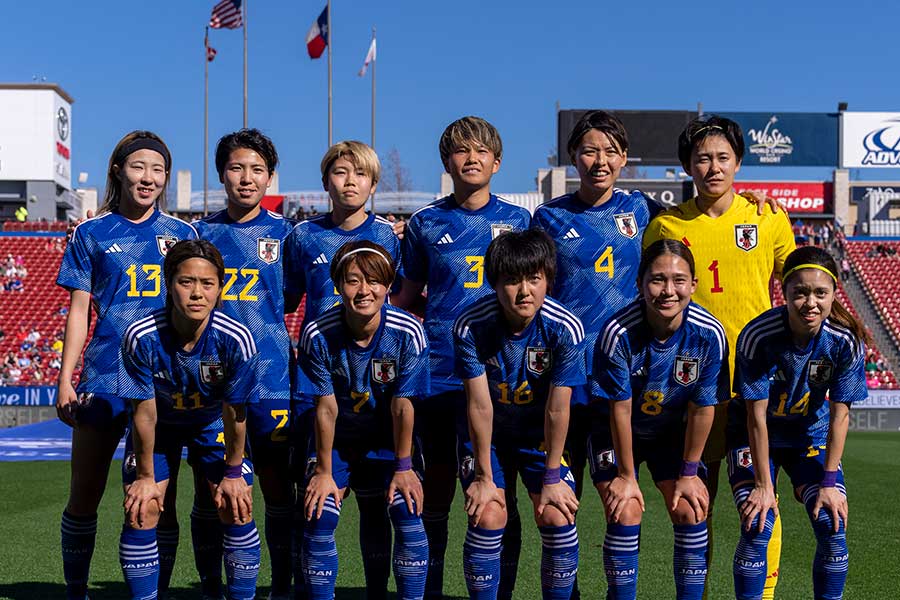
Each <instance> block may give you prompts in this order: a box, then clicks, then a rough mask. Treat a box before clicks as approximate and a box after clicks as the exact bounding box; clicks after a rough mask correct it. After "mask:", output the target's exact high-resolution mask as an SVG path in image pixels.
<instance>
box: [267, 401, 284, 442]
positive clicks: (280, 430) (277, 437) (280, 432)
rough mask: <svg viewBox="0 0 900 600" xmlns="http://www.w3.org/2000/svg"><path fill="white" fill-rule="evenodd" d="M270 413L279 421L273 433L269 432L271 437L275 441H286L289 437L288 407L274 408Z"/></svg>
mask: <svg viewBox="0 0 900 600" xmlns="http://www.w3.org/2000/svg"><path fill="white" fill-rule="evenodd" d="M269 414H270V415H272V418H273V419H275V420H276V421H278V423H277V424H276V425H275V429H273V430H272V433H271V434H269V439H270V440H272V441H273V442H286V441H287V439H288V432H287V423H288V410H287V409H286V408H283V409H278V410H272V411H269Z"/></svg>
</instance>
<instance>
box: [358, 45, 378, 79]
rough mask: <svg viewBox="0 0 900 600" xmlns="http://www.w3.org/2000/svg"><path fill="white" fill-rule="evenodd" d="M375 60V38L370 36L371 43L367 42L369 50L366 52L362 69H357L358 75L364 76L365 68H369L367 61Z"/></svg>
mask: <svg viewBox="0 0 900 600" xmlns="http://www.w3.org/2000/svg"><path fill="white" fill-rule="evenodd" d="M372 62H375V38H372V43H371V44H369V51H368V52H367V53H366V61H365V62H364V63H363V66H362V69H360V70H359V76H360V77H364V76H365V74H366V70H368V68H369V63H372Z"/></svg>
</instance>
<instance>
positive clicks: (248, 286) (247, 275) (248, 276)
mask: <svg viewBox="0 0 900 600" xmlns="http://www.w3.org/2000/svg"><path fill="white" fill-rule="evenodd" d="M240 276H241V277H242V278H243V279H244V281H243V287H242V288H241V291H240V292H239V293H237V294H231V293H229V292H230V291H231V288H232V287H233V286H234V284H235V283H237V280H238V270H237V269H232V268H228V267H226V268H225V285H224V286H223V287H222V300H249V301H252V302H255V301H257V300H259V298H258V297H257V296H256V295H255V294H253V293H251V292H252V291H253V288H254V286H256V282H257V281H259V269H241V270H240Z"/></svg>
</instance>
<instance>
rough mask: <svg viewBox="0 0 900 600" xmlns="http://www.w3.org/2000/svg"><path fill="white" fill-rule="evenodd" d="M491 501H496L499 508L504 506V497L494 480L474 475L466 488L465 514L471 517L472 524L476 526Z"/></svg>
mask: <svg viewBox="0 0 900 600" xmlns="http://www.w3.org/2000/svg"><path fill="white" fill-rule="evenodd" d="M491 502H496V503H497V504H499V505H500V508H503V509H505V508H506V498H505V497H504V495H503V492H501V491H500V489H499V488H498V487H497V486H496V485H494V482H493V481H492V480H491V479H490V478H487V477H481V476H479V477H476V478H475V481H473V482H472V485H470V486H469V489H467V490H466V514H467V515H469V517H471V519H472V524H473V525H475V526H476V527H478V524H479V523H481V516H482V515H483V514H484V509H485V508H486V507H487V505H488V504H490V503H491Z"/></svg>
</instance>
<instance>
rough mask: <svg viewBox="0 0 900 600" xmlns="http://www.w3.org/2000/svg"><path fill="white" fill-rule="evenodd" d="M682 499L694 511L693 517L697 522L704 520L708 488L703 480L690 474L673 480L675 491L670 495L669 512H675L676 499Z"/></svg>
mask: <svg viewBox="0 0 900 600" xmlns="http://www.w3.org/2000/svg"><path fill="white" fill-rule="evenodd" d="M679 500H684V501H685V502H687V503H688V505H689V506H690V507H691V510H692V511H693V512H694V518H695V519H697V522H698V523H699V522H701V521H704V520H706V515H707V513H708V512H709V490H708V489H706V484H705V483H703V480H702V479H700V478H699V477H697V476H696V475H692V476H690V477H679V478H678V479H676V480H675V493H674V494H673V495H672V506H670V507H669V511H670V512H675V510H676V509H677V508H678V501H679Z"/></svg>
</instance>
